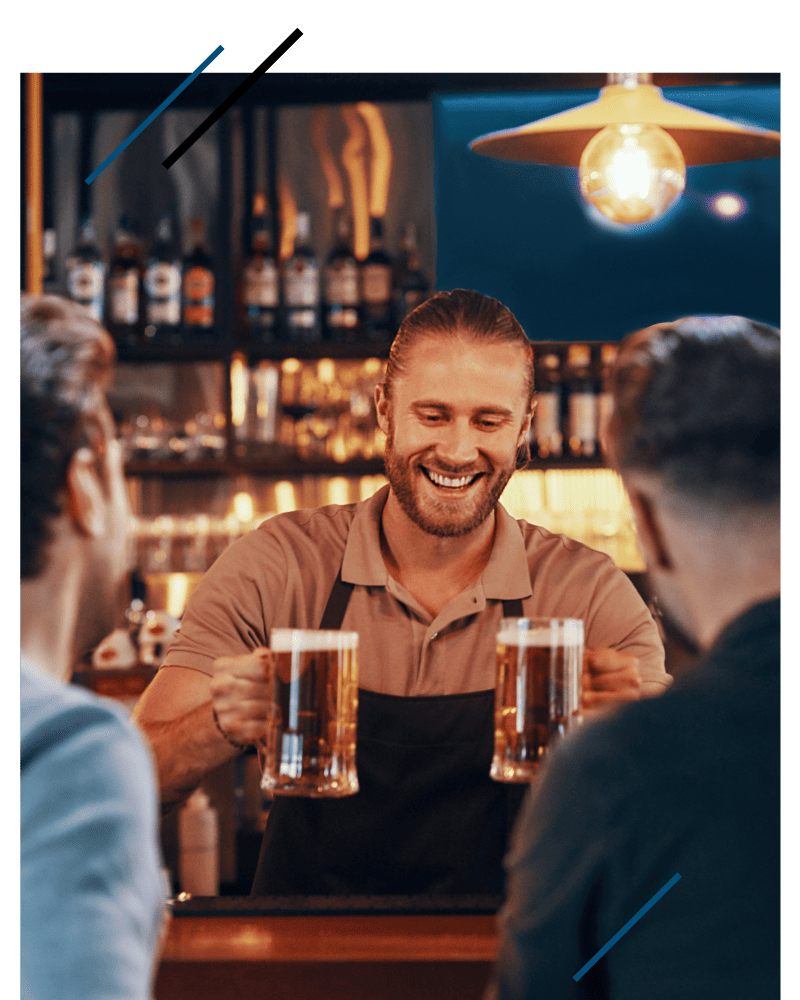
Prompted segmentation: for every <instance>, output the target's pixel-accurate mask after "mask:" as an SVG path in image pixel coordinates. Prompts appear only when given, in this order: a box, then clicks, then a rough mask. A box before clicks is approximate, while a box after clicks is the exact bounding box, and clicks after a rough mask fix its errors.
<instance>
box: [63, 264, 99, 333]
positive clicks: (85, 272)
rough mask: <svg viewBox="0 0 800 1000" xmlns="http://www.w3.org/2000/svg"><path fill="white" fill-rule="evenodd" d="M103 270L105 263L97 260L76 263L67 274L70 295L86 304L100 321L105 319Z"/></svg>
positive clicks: (93, 316) (83, 304)
mask: <svg viewBox="0 0 800 1000" xmlns="http://www.w3.org/2000/svg"><path fill="white" fill-rule="evenodd" d="M103 272H104V267H103V265H102V264H101V263H100V262H99V261H96V262H95V263H93V264H76V265H74V266H73V267H71V268H70V269H69V272H68V274H67V288H68V291H69V297H70V298H71V299H73V300H74V301H75V302H78V303H80V305H82V306H85V307H86V308H87V309H88V310H89V312H90V313H91V315H92V318H93V319H96V320H97V322H98V323H102V321H103Z"/></svg>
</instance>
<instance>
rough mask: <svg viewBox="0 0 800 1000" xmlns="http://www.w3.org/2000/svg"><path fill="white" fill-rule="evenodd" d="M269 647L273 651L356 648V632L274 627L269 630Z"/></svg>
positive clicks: (316, 650) (297, 651) (288, 651)
mask: <svg viewBox="0 0 800 1000" xmlns="http://www.w3.org/2000/svg"><path fill="white" fill-rule="evenodd" d="M269 648H270V649H271V650H272V652H273V653H307V652H319V651H320V650H324V649H330V650H337V651H338V650H341V649H358V632H340V631H337V630H335V629H308V628H274V629H272V631H271V632H270V638H269Z"/></svg>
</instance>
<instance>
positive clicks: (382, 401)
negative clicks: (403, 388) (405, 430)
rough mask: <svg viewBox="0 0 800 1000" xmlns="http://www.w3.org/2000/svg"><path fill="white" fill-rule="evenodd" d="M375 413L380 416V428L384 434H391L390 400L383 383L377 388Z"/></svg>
mask: <svg viewBox="0 0 800 1000" xmlns="http://www.w3.org/2000/svg"><path fill="white" fill-rule="evenodd" d="M375 412H376V413H377V415H378V426H379V427H380V429H381V430H382V431H383V433H384V434H388V433H389V399H388V397H387V395H386V389H385V388H384V385H383V383H382V382H379V383H378V384H377V385H376V386H375Z"/></svg>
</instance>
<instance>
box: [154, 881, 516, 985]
mask: <svg viewBox="0 0 800 1000" xmlns="http://www.w3.org/2000/svg"><path fill="white" fill-rule="evenodd" d="M387 898H388V897H387ZM371 899H372V903H371V906H370V907H365V906H364V905H360V906H359V905H355V906H354V907H353V908H352V909H349V910H348V908H347V905H346V902H345V901H341V900H337V901H336V903H337V905H336V906H335V908H334V909H330V908H326V907H324V906H322V905H320V904H319V903H318V902H317V905H313V904H314V902H315V901H314V900H310V902H311V904H312V905H310V906H309V905H307V903H308V902H309V901H304V902H303V904H301V905H302V911H300V912H299V907H292V906H291V905H286V903H285V901H281V903H280V904H279V907H280V908H278V907H275V906H271V905H269V904H265V902H264V901H263V900H259V899H257V898H253V899H248V898H241V899H236V901H235V902H234V901H233V900H230V899H229V900H225V898H224V897H220V898H219V899H216V900H213V899H206V900H199V899H196V900H191V901H189V902H190V904H191V905H192V908H191V909H186V908H181V904H176V906H175V912H174V915H173V917H172V920H171V921H170V925H169V930H168V932H167V939H166V942H165V945H164V948H163V951H162V956H161V963H160V966H159V970H158V975H157V979H156V987H155V996H156V1000H206V998H208V1000H212V998H213V1000H228V998H231V1000H233V998H236V1000H261V998H264V1000H290V998H291V1000H311V998H320V1000H323V998H324V1000H395V998H397V1000H400V998H401V997H402V998H403V1000H409V998H412V997H413V998H415V1000H428V998H430V1000H447V998H449V997H453V998H458V1000H472V998H474V1000H480V998H481V997H482V996H483V991H484V988H485V986H486V983H487V981H488V978H489V973H490V970H491V966H492V961H493V960H494V954H495V945H496V935H495V920H496V916H495V913H494V912H492V908H491V907H490V906H489V907H486V906H483V907H481V906H480V905H478V906H469V905H465V904H461V905H459V906H456V907H455V908H454V907H452V906H451V907H447V906H439V907H436V906H433V905H431V903H430V901H428V905H427V906H426V907H424V908H423V910H424V911H423V912H419V907H416V908H415V907H414V906H413V905H412V906H410V907H409V906H408V905H406V904H407V900H404V901H402V902H401V904H400V905H399V906H394V905H393V906H391V910H392V912H389V910H390V905H389V904H385V905H383V906H381V905H377V904H376V903H375V899H377V897H372V898H371ZM414 909H416V912H411V910H414ZM436 909H438V910H439V912H432V911H434V910H436ZM481 909H483V910H484V912H480V911H481ZM425 911H427V912H425ZM476 911H477V912H476Z"/></svg>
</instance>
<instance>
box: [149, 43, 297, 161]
mask: <svg viewBox="0 0 800 1000" xmlns="http://www.w3.org/2000/svg"><path fill="white" fill-rule="evenodd" d="M302 34H303V32H302V31H301V30H300V29H299V28H295V29H294V31H293V32H292V33H291V35H289V37H288V38H285V39H284V40H283V41H282V42H281V44H280V45H279V46H278V47H277V49H275V51H274V52H273V53H271V54H270V55H268V56H267V58H266V59H265V60H264V62H262V63H261V65H260V66H259V67H258V69H255V70H253V72H252V73H251V74H250V76H248V77H247V79H246V80H245V81H244V83H240V84H239V86H238V87H237V88H236V90H234V92H233V93H232V94H230V95H229V96H228V97H226V98H225V100H224V101H223V102H222V104H220V106H219V107H218V108H215V109H214V110H213V111H212V112H211V114H210V115H209V116H208V118H206V119H205V120H204V121H203V122H201V124H200V125H198V126H197V128H196V129H195V130H194V132H192V134H191V135H190V136H187V138H185V139H184V140H183V142H182V143H181V144H180V146H178V147H177V149H174V150H173V151H172V152H171V153H170V154H169V156H168V157H167V158H166V160H164V166H165V167H166V168H167V170H169V168H170V167H171V166H172V164H173V163H175V162H176V160H179V159H180V158H181V157H182V156H183V154H184V153H185V152H186V150H187V149H189V148H190V147H191V146H193V145H194V144H195V143H196V142H197V140H198V139H199V138H200V136H201V135H205V133H206V132H207V131H208V130H209V129H210V128H211V126H212V125H213V124H214V122H217V121H219V119H220V118H222V116H223V115H224V114H225V112H226V111H228V110H229V109H230V108H232V107H233V105H234V104H235V103H236V102H237V101H238V100H239V98H240V97H241V96H242V94H244V93H246V92H247V91H248V90H249V89H250V88H251V87H252V86H253V84H254V83H255V82H256V80H260V79H261V77H262V76H263V75H264V74H265V73H266V72H267V70H268V69H269V68H270V66H272V65H274V64H275V63H276V62H277V61H278V60H279V59H280V57H281V56H282V55H283V54H284V52H286V51H287V50H288V49H290V48H291V47H292V46H293V45H294V43H295V42H296V41H297V39H298V38H300V36H301V35H302Z"/></svg>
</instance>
